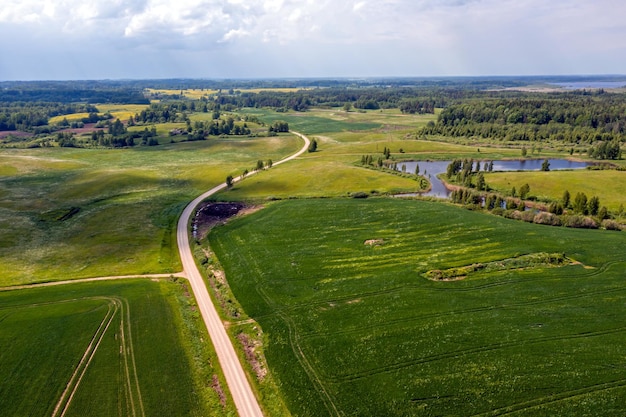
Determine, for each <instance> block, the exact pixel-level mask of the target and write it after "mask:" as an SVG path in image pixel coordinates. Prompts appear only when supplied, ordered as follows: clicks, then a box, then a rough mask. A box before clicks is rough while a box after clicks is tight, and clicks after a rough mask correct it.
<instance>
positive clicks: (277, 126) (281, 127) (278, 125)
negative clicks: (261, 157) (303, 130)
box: [268, 120, 289, 133]
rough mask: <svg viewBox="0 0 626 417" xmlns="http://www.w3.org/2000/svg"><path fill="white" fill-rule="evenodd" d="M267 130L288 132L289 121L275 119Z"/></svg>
mask: <svg viewBox="0 0 626 417" xmlns="http://www.w3.org/2000/svg"><path fill="white" fill-rule="evenodd" d="M268 130H269V132H276V133H281V132H289V123H287V122H283V121H282V120H276V121H275V122H274V123H272V125H271V126H270V127H269V128H268Z"/></svg>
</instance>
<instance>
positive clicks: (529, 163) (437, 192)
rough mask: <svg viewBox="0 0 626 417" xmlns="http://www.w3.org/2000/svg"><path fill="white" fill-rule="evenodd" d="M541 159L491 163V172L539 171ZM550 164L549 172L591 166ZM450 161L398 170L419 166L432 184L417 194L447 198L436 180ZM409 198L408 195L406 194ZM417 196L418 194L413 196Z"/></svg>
mask: <svg viewBox="0 0 626 417" xmlns="http://www.w3.org/2000/svg"><path fill="white" fill-rule="evenodd" d="M543 161H544V160H543V159H522V160H503V161H493V172H498V171H499V172H507V171H539V170H540V169H541V165H542V164H543ZM548 161H549V162H550V170H551V171H554V170H563V169H583V168H586V167H588V166H589V165H591V164H590V163H589V162H578V161H569V160H567V159H548ZM451 162H452V161H407V162H399V163H398V170H402V166H404V167H405V171H406V172H409V173H415V167H416V165H418V164H419V174H420V175H423V176H424V177H426V178H428V181H430V183H431V184H432V187H431V190H430V191H428V192H425V193H419V195H423V196H428V197H439V198H449V196H450V190H448V189H447V188H446V187H445V185H444V184H443V182H441V180H439V178H437V175H439V174H443V173H445V172H446V171H447V169H448V165H449V164H450V163H451ZM488 162H489V161H481V162H480V164H481V166H480V170H481V171H483V170H484V169H483V167H484V165H485V164H486V163H488ZM406 195H407V196H409V194H406ZM413 195H418V194H413Z"/></svg>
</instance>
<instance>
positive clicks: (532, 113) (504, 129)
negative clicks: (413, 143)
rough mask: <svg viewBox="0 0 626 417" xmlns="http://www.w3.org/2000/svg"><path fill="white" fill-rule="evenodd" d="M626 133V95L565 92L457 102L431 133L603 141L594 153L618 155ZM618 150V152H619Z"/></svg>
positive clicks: (430, 128)
mask: <svg viewBox="0 0 626 417" xmlns="http://www.w3.org/2000/svg"><path fill="white" fill-rule="evenodd" d="M625 133H626V100H625V96H624V94H609V93H606V92H604V91H602V90H600V91H598V92H596V93H594V94H589V93H587V94H582V93H559V94H541V95H534V96H533V95H529V94H523V95H520V96H519V97H517V98H483V99H472V100H467V101H466V102H461V103H455V104H452V105H450V106H448V107H446V108H445V109H443V111H442V112H441V114H440V115H439V117H438V120H437V123H434V124H433V123H431V124H429V125H428V126H426V127H425V128H424V129H423V130H422V134H425V135H442V136H451V137H469V138H472V137H474V138H483V139H496V140H506V141H539V142H541V141H546V140H550V141H558V142H565V143H567V144H594V143H597V142H598V143H600V144H601V146H599V147H598V148H596V149H595V150H594V151H593V152H594V155H593V156H597V157H598V158H600V159H618V158H619V143H620V142H622V141H624V138H625ZM616 148H617V150H616Z"/></svg>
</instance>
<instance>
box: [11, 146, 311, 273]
mask: <svg viewBox="0 0 626 417" xmlns="http://www.w3.org/2000/svg"><path fill="white" fill-rule="evenodd" d="M301 146H302V140H301V139H299V138H296V137H293V136H280V137H274V138H258V139H250V138H241V139H212V140H208V141H200V142H184V143H178V144H168V145H164V146H154V147H140V148H139V147H138V148H133V149H70V148H41V149H29V150H17V149H2V150H0V165H1V166H2V167H3V168H2V170H0V275H1V276H2V278H0V285H14V284H22V283H28V282H40V281H48V280H57V279H61V278H60V277H63V278H64V279H68V278H85V277H94V276H110V275H128V274H145V273H170V272H178V271H179V270H180V269H181V266H180V261H179V258H178V249H177V247H176V243H175V241H176V239H175V235H174V234H175V227H176V222H177V221H178V216H179V214H180V212H181V211H182V209H183V208H184V206H185V205H186V204H187V203H188V202H189V201H191V200H192V199H194V198H195V197H196V196H198V195H199V194H201V193H202V192H204V191H206V190H207V189H209V188H211V187H214V186H215V185H216V184H220V183H222V182H224V180H225V178H226V176H227V175H229V174H232V175H239V174H240V173H241V172H242V171H243V170H244V169H252V168H253V167H254V166H255V164H256V161H257V160H258V159H263V160H266V159H269V158H272V159H273V160H275V161H277V160H279V159H280V158H282V157H284V156H286V155H289V154H292V153H294V152H295V151H296V150H297V149H299V148H300V147H301Z"/></svg>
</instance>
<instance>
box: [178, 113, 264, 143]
mask: <svg viewBox="0 0 626 417" xmlns="http://www.w3.org/2000/svg"><path fill="white" fill-rule="evenodd" d="M187 132H188V134H189V138H188V140H190V141H193V140H205V139H206V138H207V136H209V135H213V136H220V135H237V136H240V135H249V134H250V133H252V132H251V130H250V128H248V124H247V123H246V122H244V123H243V125H240V124H235V119H234V118H233V117H227V118H226V119H219V120H217V119H215V120H211V121H205V122H195V123H194V124H193V127H192V125H191V123H190V122H189V121H188V123H187Z"/></svg>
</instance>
